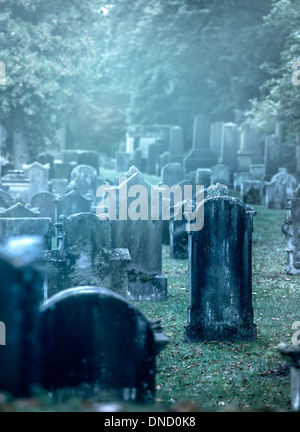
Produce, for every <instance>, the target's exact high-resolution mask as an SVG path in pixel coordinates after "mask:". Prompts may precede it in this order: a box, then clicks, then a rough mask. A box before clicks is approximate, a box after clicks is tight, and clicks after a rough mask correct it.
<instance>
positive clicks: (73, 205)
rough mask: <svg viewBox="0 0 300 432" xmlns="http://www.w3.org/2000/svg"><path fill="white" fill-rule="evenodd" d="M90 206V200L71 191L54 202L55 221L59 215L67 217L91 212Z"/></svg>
mask: <svg viewBox="0 0 300 432" xmlns="http://www.w3.org/2000/svg"><path fill="white" fill-rule="evenodd" d="M91 205H92V200H90V199H87V198H84V197H83V196H82V195H80V193H79V192H77V191H75V190H72V191H71V192H69V193H67V194H66V195H63V196H61V197H60V198H58V199H57V200H55V206H56V217H55V220H56V221H57V220H58V218H59V216H61V215H64V216H66V217H69V216H72V215H75V214H78V213H86V212H89V211H90V210H91Z"/></svg>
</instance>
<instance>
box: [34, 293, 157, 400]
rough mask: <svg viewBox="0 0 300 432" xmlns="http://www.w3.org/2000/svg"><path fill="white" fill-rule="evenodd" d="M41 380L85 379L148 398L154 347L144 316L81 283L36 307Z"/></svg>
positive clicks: (68, 384) (50, 385) (66, 384)
mask: <svg viewBox="0 0 300 432" xmlns="http://www.w3.org/2000/svg"><path fill="white" fill-rule="evenodd" d="M40 340H41V345H42V371H41V372H42V380H41V381H42V385H43V386H44V387H45V388H47V389H55V388H72V387H73V388H75V387H79V386H81V385H82V384H90V385H91V386H96V387H97V388H100V389H103V390H106V391H111V392H112V394H113V395H115V396H117V397H121V398H124V399H128V400H135V401H145V400H153V397H154V393H155V372H156V366H155V357H156V347H155V340H154V335H153V331H152V328H151V325H150V323H149V322H148V321H147V319H146V318H145V317H144V316H143V315H142V314H141V313H140V312H139V311H138V310H137V309H136V308H135V307H134V306H133V305H132V304H130V303H128V302H127V301H125V300H124V299H123V298H122V297H120V296H118V295H116V294H115V293H113V292H112V291H110V290H107V289H104V288H96V287H80V288H74V289H70V290H67V291H63V292H61V293H60V294H58V295H56V296H54V297H52V298H51V299H50V300H49V301H48V302H46V303H45V304H44V305H43V306H42V307H41V333H40Z"/></svg>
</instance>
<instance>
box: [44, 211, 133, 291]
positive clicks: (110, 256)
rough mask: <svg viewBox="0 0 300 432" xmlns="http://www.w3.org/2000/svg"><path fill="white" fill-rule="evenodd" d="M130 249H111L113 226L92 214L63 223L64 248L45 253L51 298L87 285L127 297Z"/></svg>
mask: <svg viewBox="0 0 300 432" xmlns="http://www.w3.org/2000/svg"><path fill="white" fill-rule="evenodd" d="M130 259H131V258H130V255H129V253H128V250H126V249H125V250H124V249H112V248H111V227H110V223H109V222H108V221H105V222H102V221H100V220H99V219H98V218H97V216H96V215H94V214H92V213H80V214H77V215H74V216H71V217H69V218H64V219H63V222H62V246H61V249H60V251H59V253H58V252H57V251H53V252H50V253H46V254H45V262H46V265H47V268H48V273H49V274H48V281H47V285H48V297H50V296H52V295H54V294H56V293H57V292H59V291H63V290H65V289H69V288H72V287H74V286H77V285H78V284H79V283H82V284H83V285H100V286H104V287H105V288H108V289H111V290H113V291H115V290H116V289H117V288H118V289H119V291H118V294H120V295H122V296H123V297H125V298H127V296H128V275H127V270H128V268H127V266H128V262H129V261H130Z"/></svg>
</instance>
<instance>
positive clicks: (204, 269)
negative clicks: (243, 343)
mask: <svg viewBox="0 0 300 432" xmlns="http://www.w3.org/2000/svg"><path fill="white" fill-rule="evenodd" d="M204 212H205V216H204V221H205V223H204V228H203V229H202V231H199V232H193V233H191V235H190V243H189V260H190V306H189V314H188V323H187V326H186V328H185V339H186V341H187V342H200V341H239V340H249V341H250V340H254V339H255V338H256V326H255V325H254V323H253V308H252V231H253V217H254V215H255V213H254V212H249V211H248V210H247V207H246V206H245V204H243V203H242V202H241V201H239V200H237V199H235V198H231V197H229V190H228V188H227V187H226V186H222V185H217V186H211V187H210V188H209V189H208V194H207V199H206V200H205V203H204Z"/></svg>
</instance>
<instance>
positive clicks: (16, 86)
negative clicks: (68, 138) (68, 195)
mask: <svg viewBox="0 0 300 432" xmlns="http://www.w3.org/2000/svg"><path fill="white" fill-rule="evenodd" d="M101 20H102V11H101V7H100V6H99V5H97V4H96V2H93V1H91V2H81V1H78V0H75V1H73V0H72V1H71V0H66V1H64V3H63V5H62V3H61V2H60V1H58V0H51V1H44V0H34V1H30V2H28V1H26V0H17V1H15V0H6V1H2V2H1V3H0V41H1V47H2V49H1V61H2V62H4V63H5V65H6V73H7V86H6V87H1V88H0V95H1V98H0V110H1V111H2V114H3V115H4V116H5V118H6V124H7V125H8V126H9V124H10V119H11V116H12V115H13V111H14V109H20V108H21V110H22V111H21V112H22V113H23V117H24V122H25V125H26V126H25V127H26V134H27V136H28V137H29V139H30V140H31V143H32V145H33V146H36V145H37V140H38V139H40V141H41V143H42V144H44V145H45V142H44V139H45V138H46V137H47V138H48V139H51V138H52V137H53V136H54V132H55V130H56V129H57V128H58V127H59V126H60V125H62V124H64V122H65V121H66V119H67V118H68V116H70V114H71V113H72V112H73V111H74V109H75V107H77V106H78V104H79V101H80V102H81V109H84V105H85V104H87V105H88V104H89V103H90V101H91V95H90V93H91V88H90V87H89V85H87V84H89V83H93V81H95V77H96V76H97V75H98V74H99V64H98V62H97V59H96V51H95V46H96V42H97V41H96V40H95V35H97V34H98V33H97V29H98V27H99V25H100V23H101ZM94 85H95V84H94ZM79 113H80V111H79ZM33 143H35V144H33Z"/></svg>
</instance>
